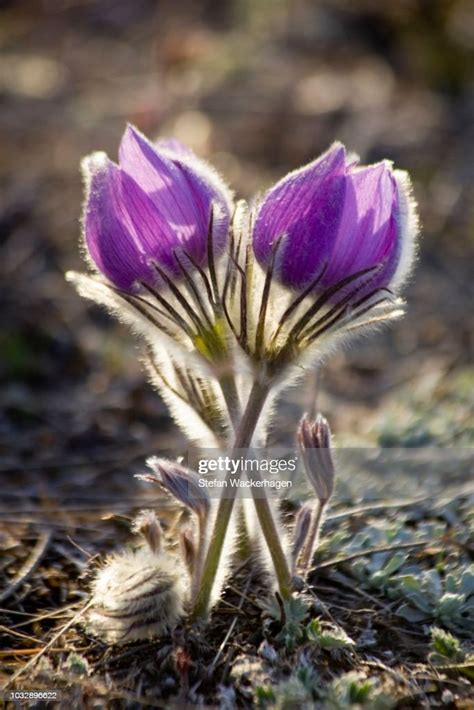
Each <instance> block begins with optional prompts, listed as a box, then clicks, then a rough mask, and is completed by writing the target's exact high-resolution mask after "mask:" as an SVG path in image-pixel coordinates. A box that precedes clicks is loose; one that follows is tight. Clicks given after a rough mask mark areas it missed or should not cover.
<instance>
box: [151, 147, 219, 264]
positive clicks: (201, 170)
mask: <svg viewBox="0 0 474 710" xmlns="http://www.w3.org/2000/svg"><path fill="white" fill-rule="evenodd" d="M156 148H157V150H158V151H161V152H162V153H163V154H164V155H165V156H166V157H167V158H169V159H170V160H172V161H173V163H174V164H175V165H176V167H178V168H179V170H181V171H183V172H184V173H185V174H186V175H187V177H188V180H189V183H190V185H191V189H193V190H194V189H196V188H197V190H198V192H200V193H201V195H203V194H204V195H205V196H206V197H205V199H206V201H207V199H208V200H209V201H211V202H212V209H213V243H214V249H215V251H216V252H217V253H219V252H221V251H222V250H223V248H224V246H225V244H226V242H227V236H228V232H229V224H230V217H231V214H232V210H233V195H232V193H231V191H230V190H229V189H228V187H227V185H226V184H225V183H224V181H223V180H222V178H221V177H220V175H219V174H218V173H217V171H216V170H214V168H212V166H210V165H209V164H208V163H206V161H204V160H201V159H200V158H198V157H197V155H195V153H193V151H192V150H190V149H189V148H187V147H186V146H184V145H183V144H182V143H180V142H179V141H178V140H176V139H174V138H171V139H165V140H160V141H158V142H157V143H156ZM206 236H207V234H206Z"/></svg>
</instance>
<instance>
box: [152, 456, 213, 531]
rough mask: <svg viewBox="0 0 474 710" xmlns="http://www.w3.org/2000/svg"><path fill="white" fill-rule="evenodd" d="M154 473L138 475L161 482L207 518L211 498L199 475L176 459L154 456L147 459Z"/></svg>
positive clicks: (181, 500)
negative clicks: (169, 459) (202, 485)
mask: <svg viewBox="0 0 474 710" xmlns="http://www.w3.org/2000/svg"><path fill="white" fill-rule="evenodd" d="M147 463H148V465H149V466H150V468H151V469H152V470H153V474H151V475H150V474H145V475H142V476H138V478H141V479H142V480H145V481H151V482H153V483H161V485H162V486H163V487H164V488H166V490H167V491H169V493H171V494H172V495H174V497H175V498H177V499H178V500H179V501H180V502H181V503H183V504H184V505H186V506H187V507H188V508H190V509H191V510H192V511H193V512H194V513H196V515H198V516H199V517H200V518H206V517H207V514H208V512H209V508H210V500H209V496H208V495H207V492H206V489H205V488H200V486H199V476H198V475H197V474H196V473H195V472H194V471H191V470H190V469H188V468H185V467H184V466H181V464H178V463H176V462H175V461H168V460H167V459H160V458H157V457H153V458H151V459H149V460H148V461H147Z"/></svg>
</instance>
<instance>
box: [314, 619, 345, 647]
mask: <svg viewBox="0 0 474 710" xmlns="http://www.w3.org/2000/svg"><path fill="white" fill-rule="evenodd" d="M305 635H306V638H307V640H308V641H311V642H312V643H315V644H316V645H318V646H319V648H322V649H325V650H332V649H334V648H351V647H352V646H355V642H354V641H353V640H352V639H351V637H350V636H348V635H347V634H346V632H345V631H344V629H341V627H340V626H334V625H333V624H325V623H324V622H322V621H320V619H313V620H312V621H310V622H309V624H308V625H307V626H306V629H305Z"/></svg>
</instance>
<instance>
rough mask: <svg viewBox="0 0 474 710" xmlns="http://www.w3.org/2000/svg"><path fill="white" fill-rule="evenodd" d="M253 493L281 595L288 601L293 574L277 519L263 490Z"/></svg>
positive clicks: (255, 490) (252, 489)
mask: <svg viewBox="0 0 474 710" xmlns="http://www.w3.org/2000/svg"><path fill="white" fill-rule="evenodd" d="M251 491H252V496H253V502H254V503H255V509H256V511H257V516H258V520H259V522H260V527H261V528H262V532H263V536H264V538H265V541H266V543H267V546H268V549H269V551H270V556H271V558H272V562H273V566H274V568H275V574H276V578H277V580H278V587H279V590H280V594H281V596H282V597H283V599H288V598H289V597H290V596H291V573H290V570H289V567H288V562H287V560H286V557H285V553H284V552H283V548H282V546H281V542H280V535H279V533H278V529H277V526H276V525H275V519H274V517H273V513H272V509H271V507H270V503H269V500H268V498H267V497H266V495H265V494H264V493H263V489H260V492H259V491H258V490H257V489H255V488H251Z"/></svg>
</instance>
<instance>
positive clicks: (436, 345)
mask: <svg viewBox="0 0 474 710" xmlns="http://www.w3.org/2000/svg"><path fill="white" fill-rule="evenodd" d="M0 49H1V55H2V56H1V63H0V293H1V311H0V323H1V335H0V350H1V364H0V383H1V394H0V409H1V412H0V455H1V458H2V464H1V468H0V477H1V479H2V481H3V483H4V484H5V485H7V484H9V485H12V486H14V485H16V486H18V483H19V482H20V480H23V481H24V483H25V485H26V483H27V484H28V489H27V490H28V491H29V492H30V493H31V494H33V493H35V494H37V493H38V492H39V491H42V490H43V491H45V490H46V489H47V491H48V495H51V490H53V491H56V492H57V491H58V490H59V489H60V487H61V486H65V487H66V488H68V487H69V486H72V488H74V486H75V485H76V484H78V485H79V484H80V485H82V486H84V488H87V487H90V485H91V484H93V483H94V484H95V483H96V482H100V483H101V484H104V483H105V482H107V485H108V486H110V487H112V488H113V486H114V485H115V483H114V482H115V481H118V480H119V478H121V474H123V473H124V472H125V471H126V470H127V469H128V470H130V469H131V470H137V466H139V465H140V464H141V463H142V462H143V460H144V457H145V455H146V454H148V453H151V452H153V451H155V450H156V449H157V448H161V449H163V448H165V449H166V448H169V449H174V450H176V448H178V449H180V448H182V447H184V445H185V444H184V440H183V439H182V437H181V436H180V435H177V434H176V431H175V429H174V428H173V426H172V425H171V422H170V421H169V419H168V417H167V414H166V410H165V408H164V405H162V403H161V402H160V400H159V398H158V396H157V395H156V394H155V393H154V392H153V391H152V390H151V388H150V387H149V386H148V385H147V384H146V383H145V381H144V376H143V374H142V370H141V367H140V363H139V353H138V349H137V347H136V344H135V343H134V342H133V341H132V338H131V337H130V336H129V334H128V332H127V331H126V330H125V329H124V328H121V327H120V326H119V325H117V324H116V323H115V322H113V321H112V320H111V319H109V318H108V316H107V315H106V314H104V313H102V312H101V311H100V310H99V309H98V308H95V307H93V306H90V305H89V304H87V303H86V302H84V301H82V300H81V299H80V298H79V296H77V294H76V293H75V292H74V291H73V290H72V288H71V287H70V286H69V285H68V284H66V283H65V281H64V278H63V273H64V271H65V270H67V269H71V268H75V269H81V268H83V267H82V262H81V259H80V255H79V251H78V237H79V224H78V218H79V215H80V211H81V200H82V196H81V192H82V190H81V181H80V175H79V170H78V167H79V161H80V159H81V157H82V156H83V155H84V154H87V153H88V152H91V151H92V150H97V149H100V150H105V151H107V152H108V153H109V155H110V156H111V157H113V158H115V157H116V150H117V146H118V142H119V139H120V136H121V133H122V131H123V129H124V126H125V123H126V122H127V121H131V122H133V123H135V124H136V125H137V126H138V127H139V128H140V129H142V130H143V131H144V132H145V133H147V134H149V135H150V136H154V135H158V134H160V135H165V136H166V135H167V136H170V135H173V136H176V137H178V138H179V139H181V140H182V141H184V142H186V143H188V144H190V145H191V146H192V147H193V148H194V149H195V150H196V151H197V152H199V153H200V154H201V155H203V156H205V157H207V158H209V159H210V160H211V161H213V162H214V163H215V165H216V166H217V167H218V168H219V169H220V170H221V171H222V172H223V173H224V174H225V176H226V178H227V179H228V181H229V182H230V183H231V184H232V185H233V187H235V189H236V191H237V193H238V194H239V195H241V196H244V197H246V196H250V195H251V194H252V193H253V192H254V191H256V190H262V189H264V188H265V187H267V186H268V185H269V184H270V183H271V182H272V181H273V180H275V179H278V178H279V177H280V176H282V175H283V174H284V173H285V172H286V171H288V170H290V169H293V168H295V167H298V166H299V165H301V164H303V163H304V162H306V161H309V160H311V159H313V158H314V157H315V156H316V155H317V154H318V153H319V152H321V151H322V150H324V149H326V148H327V146H328V145H329V144H330V143H331V142H332V141H333V140H335V139H336V138H338V139H340V140H342V141H344V142H345V143H346V144H347V146H348V147H349V148H350V149H352V150H355V151H357V152H358V153H359V154H360V155H361V158H362V159H363V160H364V161H375V160H378V159H381V158H385V157H386V158H390V159H392V160H394V161H395V164H396V166H397V167H400V168H404V169H407V170H409V171H410V172H411V174H412V176H413V180H414V185H415V193H416V196H417V198H418V200H419V203H420V212H421V221H422V225H423V240H422V243H421V252H420V263H419V266H418V269H417V271H416V274H415V278H414V279H413V281H412V284H411V285H410V286H409V288H408V289H407V292H406V296H407V299H408V301H409V310H408V315H407V317H406V318H405V320H404V321H403V322H400V323H399V324H398V325H396V326H395V327H394V328H392V329H391V330H390V331H387V332H384V333H383V334H380V335H377V336H372V337H371V338H370V339H367V340H365V341H362V342H361V343H360V344H359V345H358V346H357V347H353V348H352V349H351V350H349V351H348V352H346V353H341V354H339V355H337V356H335V357H334V358H332V360H331V362H329V363H327V364H326V366H325V367H324V369H323V370H322V372H321V376H320V387H319V391H320V395H319V399H318V404H319V406H321V408H322V409H323V410H324V412H325V413H326V414H327V415H328V416H329V418H330V420H331V422H332V424H333V428H334V429H335V430H336V432H337V433H338V434H339V435H340V437H341V440H343V439H344V437H349V439H351V437H352V438H354V439H355V440H358V439H357V437H359V438H360V439H361V440H364V441H373V442H376V443H381V444H385V445H391V444H401V445H412V446H413V445H421V444H426V443H433V444H436V445H446V444H450V445H451V444H458V445H459V444H472V443H473V441H474V429H473V425H472V418H471V415H472V411H471V400H472V397H473V388H474V387H473V385H474V374H473V371H472V369H471V368H470V367H469V362H470V358H471V357H472V332H473V327H472V326H473V316H472V296H473V284H472V266H473V260H472V256H473V251H474V239H473V225H474V213H473V202H474V201H473V196H474V195H473V183H474V181H473V178H474V174H473V170H474V169H473V165H474V140H473V139H474V123H473V114H474V112H473V108H474V82H473V73H472V67H473V65H474V63H473V49H474V18H473V12H472V5H471V3H470V2H469V1H468V0H398V2H395V3H380V2H376V1H375V0H360V1H359V2H353V1H352V0H319V1H318V0H314V1H313V2H311V1H310V0H274V1H273V2H271V1H270V0H260V1H259V2H255V1H252V0H227V1H226V0H207V1H205V0H187V1H186V0H181V1H177V0H175V1H174V2H166V1H164V0H163V1H160V0H96V1H94V0H43V1H42V2H41V1H40V0H37V1H36V2H35V1H34V0H31V1H30V2H27V1H26V0H11V1H10V2H8V1H7V0H2V1H1V2H0ZM308 391H309V390H308V389H307V388H306V390H305V392H306V394H305V395H304V396H303V394H301V390H300V391H299V393H297V392H293V393H292V395H291V397H290V399H289V401H288V403H287V406H286V408H284V409H283V415H282V419H281V422H280V426H283V427H284V426H286V424H285V422H287V421H289V419H291V420H292V421H293V423H294V416H293V414H294V413H296V411H297V410H298V409H299V408H301V407H304V406H309V405H310V404H311V401H310V400H311V396H310V395H309V394H307V393H308ZM288 413H290V417H289V418H288ZM285 417H286V419H285ZM351 440H352V439H351ZM15 472H18V473H19V472H22V473H21V476H22V478H21V479H20V478H18V477H17V476H15V475H12V474H14V473H15ZM79 472H80V474H81V475H80V476H79ZM66 474H67V475H66ZM109 474H113V475H109ZM49 482H50V483H53V484H54V486H53V488H51V489H50V488H49ZM6 490H7V489H6V488H4V491H6ZM25 492H26V488H25ZM99 494H100V491H99V490H97V495H99Z"/></svg>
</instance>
